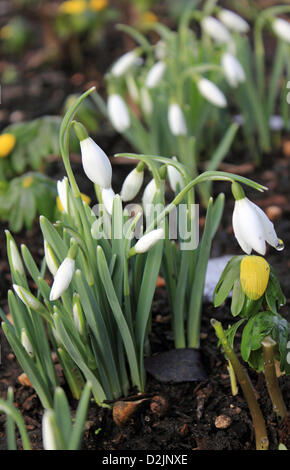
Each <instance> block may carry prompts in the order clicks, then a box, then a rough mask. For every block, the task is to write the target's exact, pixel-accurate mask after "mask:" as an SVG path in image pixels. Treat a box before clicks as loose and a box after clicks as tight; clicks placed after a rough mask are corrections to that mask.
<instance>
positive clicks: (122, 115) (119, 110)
mask: <svg viewBox="0 0 290 470" xmlns="http://www.w3.org/2000/svg"><path fill="white" fill-rule="evenodd" d="M108 115H109V118H110V121H111V123H112V125H113V127H114V128H115V129H116V131H118V132H120V133H122V132H125V131H126V130H127V129H129V127H130V125H131V120H130V115H129V111H128V108H127V105H126V103H125V101H124V100H123V98H122V97H121V96H120V95H118V94H117V93H114V94H112V95H109V98H108Z"/></svg>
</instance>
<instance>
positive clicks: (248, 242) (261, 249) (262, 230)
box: [232, 183, 284, 255]
mask: <svg viewBox="0 0 290 470" xmlns="http://www.w3.org/2000/svg"><path fill="white" fill-rule="evenodd" d="M232 192H233V195H234V197H235V199H236V201H235V207H234V211H233V220H232V222H233V229H234V234H235V237H236V239H237V241H238V243H239V245H240V247H241V248H242V250H243V251H244V252H245V253H247V254H248V255H249V254H251V252H252V250H255V251H257V253H259V254H260V255H264V254H265V253H266V242H267V243H269V245H271V246H273V247H274V248H276V250H282V249H283V248H284V244H283V242H282V241H281V240H279V239H278V237H277V235H276V232H275V229H274V225H273V224H272V222H271V221H270V220H269V219H268V217H267V216H266V214H265V213H264V212H263V211H262V209H260V207H258V206H257V205H256V204H254V203H253V202H251V201H250V200H249V199H248V198H246V197H245V194H244V191H243V190H242V188H241V186H240V185H239V184H238V183H233V184H232Z"/></svg>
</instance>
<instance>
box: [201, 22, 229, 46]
mask: <svg viewBox="0 0 290 470" xmlns="http://www.w3.org/2000/svg"><path fill="white" fill-rule="evenodd" d="M201 26H202V29H203V31H204V32H205V33H206V34H208V35H209V36H210V37H211V38H212V39H213V40H214V41H216V42H217V43H220V44H221V43H226V42H230V41H231V35H230V32H229V31H228V29H227V28H226V27H225V26H224V25H223V24H222V23H221V22H220V21H219V20H217V19H216V18H214V17H213V16H205V17H204V18H203V19H202V20H201Z"/></svg>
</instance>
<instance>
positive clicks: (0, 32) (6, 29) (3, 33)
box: [0, 24, 13, 39]
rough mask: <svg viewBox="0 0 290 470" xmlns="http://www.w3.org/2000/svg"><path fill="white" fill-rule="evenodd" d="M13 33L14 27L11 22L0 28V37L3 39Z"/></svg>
mask: <svg viewBox="0 0 290 470" xmlns="http://www.w3.org/2000/svg"><path fill="white" fill-rule="evenodd" d="M12 35H13V28H11V25H10V24H6V25H5V26H3V27H2V28H1V29H0V38H1V39H9V38H11V37H12Z"/></svg>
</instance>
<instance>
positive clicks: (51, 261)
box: [44, 240, 58, 276]
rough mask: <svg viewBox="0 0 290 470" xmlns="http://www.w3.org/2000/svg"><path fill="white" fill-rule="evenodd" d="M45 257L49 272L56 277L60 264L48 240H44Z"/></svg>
mask: <svg viewBox="0 0 290 470" xmlns="http://www.w3.org/2000/svg"><path fill="white" fill-rule="evenodd" d="M44 256H45V261H46V265H47V267H48V269H49V271H50V272H51V274H52V275H53V276H55V275H56V273H57V270H58V263H57V261H56V257H55V256H54V253H53V251H52V249H51V247H50V246H49V244H48V243H47V241H46V240H44Z"/></svg>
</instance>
